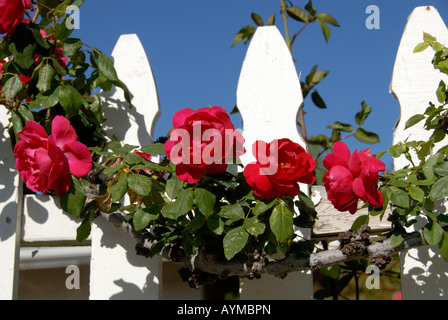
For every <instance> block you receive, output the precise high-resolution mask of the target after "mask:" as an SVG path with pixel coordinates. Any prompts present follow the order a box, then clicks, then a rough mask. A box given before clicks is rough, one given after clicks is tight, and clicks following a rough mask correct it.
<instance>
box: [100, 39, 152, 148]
mask: <svg viewBox="0 0 448 320" xmlns="http://www.w3.org/2000/svg"><path fill="white" fill-rule="evenodd" d="M112 60H113V61H114V66H115V69H116V70H117V74H118V78H119V79H120V80H121V81H123V82H124V83H125V84H126V86H127V87H128V89H129V90H130V91H131V93H132V95H133V99H132V105H133V106H134V107H133V108H132V109H129V108H128V103H127V102H125V100H124V96H123V91H122V90H121V89H119V88H117V89H116V90H114V89H112V91H109V92H102V94H101V96H102V98H103V99H104V100H105V101H106V102H107V108H105V109H104V115H105V117H106V118H107V121H106V122H105V123H104V128H105V130H106V131H107V132H108V133H110V134H113V135H115V136H116V137H117V138H118V140H119V141H122V142H125V143H128V144H135V145H137V146H143V145H148V144H151V143H153V136H154V128H155V123H156V121H157V119H158V118H159V117H160V108H159V98H158V93H157V87H156V83H155V81H154V76H153V73H152V69H151V65H150V63H149V60H148V57H147V55H146V52H145V49H144V48H143V46H142V44H141V42H140V40H139V38H138V36H137V35H136V34H125V35H122V36H120V38H119V39H118V41H117V44H116V45H115V48H114V50H113V52H112Z"/></svg>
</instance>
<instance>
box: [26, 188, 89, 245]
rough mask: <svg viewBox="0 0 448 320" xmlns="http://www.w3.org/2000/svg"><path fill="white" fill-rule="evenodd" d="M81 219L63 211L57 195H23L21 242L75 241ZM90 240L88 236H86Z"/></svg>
mask: <svg viewBox="0 0 448 320" xmlns="http://www.w3.org/2000/svg"><path fill="white" fill-rule="evenodd" d="M81 222H82V219H78V218H74V217H73V216H72V215H70V214H68V213H66V212H64V211H63V210H62V209H61V207H60V205H59V197H56V196H50V195H40V196H38V195H25V196H24V208H23V217H22V241H23V242H31V243H32V242H41V241H45V242H60V241H72V242H76V229H77V228H78V227H79V225H80V223H81ZM88 240H90V237H89V238H88Z"/></svg>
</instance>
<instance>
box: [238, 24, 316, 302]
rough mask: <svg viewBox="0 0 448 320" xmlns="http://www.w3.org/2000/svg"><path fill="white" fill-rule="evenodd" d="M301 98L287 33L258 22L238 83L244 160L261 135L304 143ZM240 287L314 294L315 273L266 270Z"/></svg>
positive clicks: (266, 294) (253, 295) (258, 292)
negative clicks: (274, 273)
mask: <svg viewBox="0 0 448 320" xmlns="http://www.w3.org/2000/svg"><path fill="white" fill-rule="evenodd" d="M302 103H303V97H302V90H301V87H300V81H299V78H298V76H297V72H296V69H295V66H294V63H293V60H292V56H291V53H290V51H289V49H288V47H287V46H286V43H285V41H284V40H283V37H282V35H281V34H280V32H279V31H278V29H277V28H276V27H275V26H269V27H259V28H258V29H257V31H256V32H255V34H254V36H253V38H252V40H251V43H250V45H249V48H248V50H247V54H246V58H245V60H244V63H243V67H242V70H241V74H240V78H239V82H238V89H237V106H238V109H239V111H240V113H241V117H242V119H243V126H244V128H243V135H244V138H245V140H246V144H245V145H246V149H247V152H246V154H245V155H244V156H243V157H241V161H242V163H243V164H247V163H249V162H251V161H253V159H254V157H253V155H252V144H253V143H254V142H255V141H256V140H264V141H266V142H270V141H272V140H273V139H280V138H289V139H291V140H292V141H295V142H297V143H299V144H300V145H302V146H303V147H305V143H304V141H303V138H302V137H301V136H300V134H299V132H298V130H297V125H296V119H297V113H298V111H299V108H300V106H301V105H302ZM300 188H301V190H302V191H303V192H305V193H306V194H309V190H308V188H309V186H307V185H302V184H301V185H300ZM297 232H298V233H300V234H301V235H302V236H304V237H309V233H310V232H309V230H308V229H301V230H297ZM267 288H269V289H267ZM274 288H275V289H274ZM240 293H241V299H260V298H264V299H311V298H312V296H313V279H312V275H311V272H294V273H292V274H290V275H288V280H285V281H283V280H281V279H277V278H274V277H272V276H267V275H264V276H262V277H261V279H258V280H253V281H251V280H242V281H241V285H240Z"/></svg>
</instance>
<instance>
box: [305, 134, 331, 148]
mask: <svg viewBox="0 0 448 320" xmlns="http://www.w3.org/2000/svg"><path fill="white" fill-rule="evenodd" d="M329 143H330V139H328V137H327V136H326V135H323V134H319V135H317V136H314V137H311V139H308V144H311V145H315V146H321V147H322V148H326V147H328V144H329Z"/></svg>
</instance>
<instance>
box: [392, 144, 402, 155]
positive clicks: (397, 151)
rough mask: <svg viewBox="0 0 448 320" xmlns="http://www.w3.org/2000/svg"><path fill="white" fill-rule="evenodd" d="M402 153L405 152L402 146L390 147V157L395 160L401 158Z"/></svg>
mask: <svg viewBox="0 0 448 320" xmlns="http://www.w3.org/2000/svg"><path fill="white" fill-rule="evenodd" d="M402 151H403V148H402V146H401V144H396V145H393V146H390V147H389V150H388V152H389V154H390V156H391V157H393V158H398V157H399V156H401V153H402Z"/></svg>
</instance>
